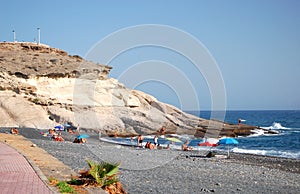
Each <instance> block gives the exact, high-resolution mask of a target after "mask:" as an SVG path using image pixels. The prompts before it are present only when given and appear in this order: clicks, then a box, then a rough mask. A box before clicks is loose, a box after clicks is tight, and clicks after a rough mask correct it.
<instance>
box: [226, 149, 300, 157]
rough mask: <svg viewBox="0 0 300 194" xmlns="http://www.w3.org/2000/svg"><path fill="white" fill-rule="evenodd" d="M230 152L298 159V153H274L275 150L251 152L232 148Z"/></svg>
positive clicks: (299, 153)
mask: <svg viewBox="0 0 300 194" xmlns="http://www.w3.org/2000/svg"><path fill="white" fill-rule="evenodd" d="M232 152H235V153H243V154H255V155H266V156H278V157H284V158H296V159H300V152H286V151H276V150H251V149H250V150H248V149H242V148H233V149H232Z"/></svg>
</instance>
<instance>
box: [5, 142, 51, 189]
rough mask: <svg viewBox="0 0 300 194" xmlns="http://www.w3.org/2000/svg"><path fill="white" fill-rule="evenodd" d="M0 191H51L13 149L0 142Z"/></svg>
mask: <svg viewBox="0 0 300 194" xmlns="http://www.w3.org/2000/svg"><path fill="white" fill-rule="evenodd" d="M0 193H1V194H6V193H7V194H8V193H9V194H12V193H18V194H19V193H22V194H23V193H30V194H33V193H38V194H42V193H53V191H51V190H50V189H49V188H48V187H47V185H46V184H45V183H44V182H43V181H42V180H41V179H40V177H39V176H38V175H37V173H36V172H35V171H34V169H33V167H32V166H31V165H30V164H29V162H28V161H27V160H26V159H25V158H24V156H23V155H21V154H20V153H18V152H17V151H16V150H15V149H13V148H11V147H9V146H8V145H6V144H4V143H2V142H0Z"/></svg>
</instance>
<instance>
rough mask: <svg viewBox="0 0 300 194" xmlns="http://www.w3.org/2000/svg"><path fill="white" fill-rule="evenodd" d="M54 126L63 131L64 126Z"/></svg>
mask: <svg viewBox="0 0 300 194" xmlns="http://www.w3.org/2000/svg"><path fill="white" fill-rule="evenodd" d="M54 128H55V129H57V130H59V131H63V130H64V127H63V126H61V125H57V126H55V127H54Z"/></svg>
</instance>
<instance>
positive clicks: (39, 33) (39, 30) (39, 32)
mask: <svg viewBox="0 0 300 194" xmlns="http://www.w3.org/2000/svg"><path fill="white" fill-rule="evenodd" d="M37 30H38V43H37V44H38V45H39V44H40V43H41V29H40V28H37Z"/></svg>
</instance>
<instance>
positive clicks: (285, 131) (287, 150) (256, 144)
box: [189, 110, 300, 159]
mask: <svg viewBox="0 0 300 194" xmlns="http://www.w3.org/2000/svg"><path fill="white" fill-rule="evenodd" d="M189 113H191V114H194V115H196V116H199V117H201V118H205V119H209V118H210V115H211V112H210V111H190V112H189ZM239 118H241V119H242V121H243V122H242V123H244V124H248V125H252V126H260V127H261V128H265V129H271V130H275V131H277V132H278V134H274V135H265V134H262V133H258V134H256V135H252V136H248V137H237V138H236V139H237V140H238V142H239V144H238V145H236V146H233V147H232V148H231V151H232V152H236V153H249V154H257V155H266V156H278V157H285V158H296V159H300V110H259V111H258V110H255V111H254V110H248V111H226V115H225V120H224V121H225V122H228V123H235V124H236V123H237V122H238V119H239ZM218 149H224V148H219V146H218Z"/></svg>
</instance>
